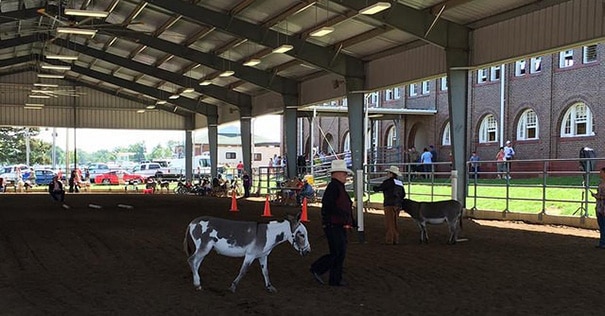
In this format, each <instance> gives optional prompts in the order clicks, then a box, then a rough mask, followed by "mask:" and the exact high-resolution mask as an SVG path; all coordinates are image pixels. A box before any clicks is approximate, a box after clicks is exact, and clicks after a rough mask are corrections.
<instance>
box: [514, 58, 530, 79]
mask: <svg viewBox="0 0 605 316" xmlns="http://www.w3.org/2000/svg"><path fill="white" fill-rule="evenodd" d="M526 64H527V63H526V61H525V59H521V60H517V61H516V62H515V76H516V77H521V76H524V75H525V74H526V73H527V68H526V66H527V65H526Z"/></svg>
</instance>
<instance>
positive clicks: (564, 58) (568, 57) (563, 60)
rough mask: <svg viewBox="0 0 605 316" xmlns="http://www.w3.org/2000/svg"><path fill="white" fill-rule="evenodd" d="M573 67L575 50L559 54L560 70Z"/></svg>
mask: <svg viewBox="0 0 605 316" xmlns="http://www.w3.org/2000/svg"><path fill="white" fill-rule="evenodd" d="M572 66H573V49H568V50H564V51H562V52H560V53H559V68H569V67H572Z"/></svg>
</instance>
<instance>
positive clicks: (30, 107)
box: [23, 105, 43, 110]
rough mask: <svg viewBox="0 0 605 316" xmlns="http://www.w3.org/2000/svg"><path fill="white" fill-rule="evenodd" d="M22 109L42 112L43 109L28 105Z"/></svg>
mask: <svg viewBox="0 0 605 316" xmlns="http://www.w3.org/2000/svg"><path fill="white" fill-rule="evenodd" d="M23 108H24V109H26V110H42V108H43V107H42V106H29V105H26V106H24V107H23Z"/></svg>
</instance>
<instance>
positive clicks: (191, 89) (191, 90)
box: [183, 88, 195, 93]
mask: <svg viewBox="0 0 605 316" xmlns="http://www.w3.org/2000/svg"><path fill="white" fill-rule="evenodd" d="M194 91H195V89H193V88H186V89H185V90H183V93H191V92H194Z"/></svg>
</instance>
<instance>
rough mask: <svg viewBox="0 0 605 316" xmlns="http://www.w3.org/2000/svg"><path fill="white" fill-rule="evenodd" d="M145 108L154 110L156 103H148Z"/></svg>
mask: <svg viewBox="0 0 605 316" xmlns="http://www.w3.org/2000/svg"><path fill="white" fill-rule="evenodd" d="M145 108H146V109H148V110H153V109H155V105H148V106H146V107H145Z"/></svg>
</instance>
